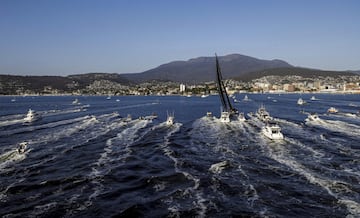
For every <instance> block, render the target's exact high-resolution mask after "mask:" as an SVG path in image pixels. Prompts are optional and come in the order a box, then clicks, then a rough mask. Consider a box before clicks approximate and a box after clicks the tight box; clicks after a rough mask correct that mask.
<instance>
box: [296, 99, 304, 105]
mask: <svg viewBox="0 0 360 218" xmlns="http://www.w3.org/2000/svg"><path fill="white" fill-rule="evenodd" d="M297 104H298V105H304V104H306V101H304V100H303V99H302V98H299V99H298V101H297Z"/></svg>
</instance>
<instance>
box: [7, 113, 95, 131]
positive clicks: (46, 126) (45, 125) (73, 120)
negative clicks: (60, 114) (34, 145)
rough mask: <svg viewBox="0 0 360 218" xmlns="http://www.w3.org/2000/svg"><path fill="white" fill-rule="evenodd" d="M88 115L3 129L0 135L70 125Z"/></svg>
mask: <svg viewBox="0 0 360 218" xmlns="http://www.w3.org/2000/svg"><path fill="white" fill-rule="evenodd" d="M88 117H89V116H86V117H79V118H75V119H69V120H60V121H56V122H52V123H47V124H42V125H37V126H33V125H30V126H25V127H22V128H18V129H14V130H7V131H2V132H1V133H0V136H4V135H13V134H17V133H22V132H30V131H35V130H39V129H49V128H54V127H57V126H62V125H68V124H71V123H75V122H79V121H81V120H84V119H86V118H88Z"/></svg>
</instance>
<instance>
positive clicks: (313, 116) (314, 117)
mask: <svg viewBox="0 0 360 218" xmlns="http://www.w3.org/2000/svg"><path fill="white" fill-rule="evenodd" d="M320 120H321V119H320V118H319V116H318V115H317V114H315V113H313V114H309V115H308V117H307V118H306V119H305V121H306V122H311V121H320Z"/></svg>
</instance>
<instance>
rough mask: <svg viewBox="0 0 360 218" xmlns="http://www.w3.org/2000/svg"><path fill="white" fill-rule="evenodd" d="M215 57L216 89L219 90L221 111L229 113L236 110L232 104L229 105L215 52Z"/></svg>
mask: <svg viewBox="0 0 360 218" xmlns="http://www.w3.org/2000/svg"><path fill="white" fill-rule="evenodd" d="M215 59H216V75H217V82H218V91H219V95H220V99H221V103H222V106H223V111H227V112H229V113H233V112H236V111H237V110H236V109H235V108H233V106H232V105H231V102H230V99H229V96H228V94H227V92H226V88H225V85H224V82H223V81H222V75H221V69H220V64H219V60H218V57H217V55H216V54H215Z"/></svg>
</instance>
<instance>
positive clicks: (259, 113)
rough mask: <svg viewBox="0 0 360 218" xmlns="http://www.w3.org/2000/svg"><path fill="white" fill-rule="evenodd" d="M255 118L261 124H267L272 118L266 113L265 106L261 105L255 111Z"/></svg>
mask: <svg viewBox="0 0 360 218" xmlns="http://www.w3.org/2000/svg"><path fill="white" fill-rule="evenodd" d="M256 117H257V118H259V120H261V121H263V122H267V121H270V120H272V119H273V118H272V117H271V116H270V114H269V112H267V111H266V109H265V106H264V105H261V106H260V107H259V109H258V110H257V111H256Z"/></svg>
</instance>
